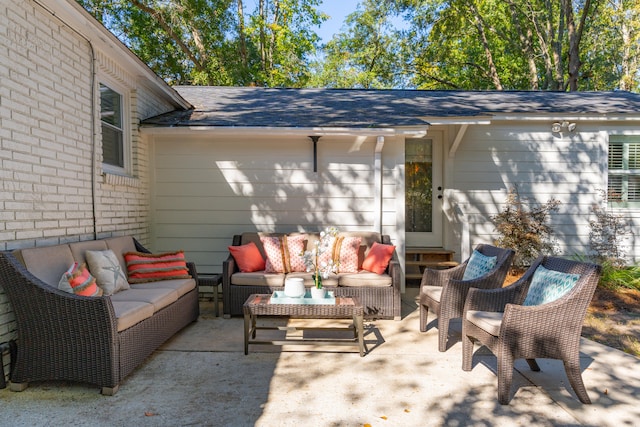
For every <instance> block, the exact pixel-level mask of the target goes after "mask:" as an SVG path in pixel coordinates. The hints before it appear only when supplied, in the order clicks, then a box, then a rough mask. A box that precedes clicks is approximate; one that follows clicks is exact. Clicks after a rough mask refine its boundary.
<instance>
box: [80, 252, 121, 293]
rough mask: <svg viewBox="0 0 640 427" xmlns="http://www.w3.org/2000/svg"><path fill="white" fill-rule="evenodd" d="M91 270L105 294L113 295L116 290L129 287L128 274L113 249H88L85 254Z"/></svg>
mask: <svg viewBox="0 0 640 427" xmlns="http://www.w3.org/2000/svg"><path fill="white" fill-rule="evenodd" d="M85 257H86V258H87V263H88V264H89V271H91V274H93V276H94V277H95V278H96V282H97V283H98V286H99V287H100V288H101V289H102V292H103V294H104V295H113V294H115V293H116V292H120V291H123V290H125V289H129V282H127V276H125V274H124V272H123V271H122V267H121V266H120V263H119V262H118V258H116V254H115V253H113V251H112V250H110V249H109V250H106V251H87V252H86V254H85Z"/></svg>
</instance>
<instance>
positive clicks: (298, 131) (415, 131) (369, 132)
mask: <svg viewBox="0 0 640 427" xmlns="http://www.w3.org/2000/svg"><path fill="white" fill-rule="evenodd" d="M427 129H428V126H411V127H402V128H347V127H275V126H266V127H254V126H229V127H226V126H173V127H162V126H153V127H149V126H144V125H143V126H141V127H140V133H141V134H144V135H165V136H166V135H183V134H184V133H186V132H193V133H194V134H213V135H264V134H265V133H269V134H271V135H282V136H286V135H290V136H305V137H309V136H329V135H336V136H375V137H378V136H408V137H413V138H419V137H421V136H424V135H426V133H427Z"/></svg>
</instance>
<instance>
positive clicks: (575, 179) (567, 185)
mask: <svg viewBox="0 0 640 427" xmlns="http://www.w3.org/2000/svg"><path fill="white" fill-rule="evenodd" d="M550 124H551V120H550V121H549V122H531V121H529V122H512V123H508V124H500V123H497V124H492V125H490V126H471V127H469V129H468V130H467V132H466V134H465V137H464V139H463V141H462V143H461V145H460V146H459V149H458V150H457V152H456V154H455V158H453V159H450V158H448V156H447V154H445V162H446V165H445V170H446V176H447V185H446V200H447V207H446V212H445V215H446V217H447V220H448V221H449V222H450V225H451V226H450V228H449V230H448V234H447V241H448V242H450V244H451V245H452V246H455V244H456V242H469V244H470V247H468V248H464V247H460V249H459V251H460V252H461V253H463V254H464V253H468V251H469V249H470V248H472V247H473V246H475V245H476V244H478V243H490V242H492V241H493V240H494V239H495V238H496V237H497V234H496V233H495V230H494V226H493V224H492V222H491V220H490V217H491V216H492V215H495V214H496V213H498V212H499V211H501V210H502V208H503V207H504V202H505V200H506V195H507V191H508V189H509V188H510V187H512V186H517V188H518V190H519V193H520V195H521V196H523V197H528V198H530V199H531V200H534V201H535V202H537V203H539V204H540V203H545V202H546V201H547V200H549V199H550V198H551V197H553V198H555V199H558V200H559V201H560V202H561V205H560V206H559V210H558V212H557V213H556V214H554V215H553V216H552V218H551V225H552V226H553V228H554V235H555V237H556V239H557V241H558V244H559V249H560V253H561V254H563V255H568V256H570V255H575V254H586V253H588V251H589V219H591V218H593V217H592V216H591V215H590V212H591V207H592V205H593V204H594V203H600V202H601V198H600V197H599V194H598V190H602V189H604V190H606V182H607V181H606V179H607V143H608V139H607V133H608V132H613V131H614V130H615V129H620V127H616V126H610V127H606V126H605V125H604V124H603V123H592V124H589V123H587V122H582V123H580V122H578V129H577V130H578V132H576V133H575V134H573V135H563V136H559V135H557V134H556V135H553V134H552V133H551V132H550ZM451 134H453V132H451ZM446 151H448V148H447V150H446ZM625 213H626V214H629V218H630V219H631V220H633V219H632V217H633V213H632V212H630V211H629V210H627V211H625ZM637 225H638V224H636V230H637ZM466 230H468V233H469V235H468V236H466V235H465V234H466ZM630 243H631V242H630ZM456 249H457V248H456ZM633 253H635V257H636V258H637V257H638V255H639V252H638V249H637V248H632V249H631V250H630V255H633Z"/></svg>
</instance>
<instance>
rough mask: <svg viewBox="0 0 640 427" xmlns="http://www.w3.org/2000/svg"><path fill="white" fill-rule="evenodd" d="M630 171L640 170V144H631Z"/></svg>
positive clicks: (629, 145)
mask: <svg viewBox="0 0 640 427" xmlns="http://www.w3.org/2000/svg"><path fill="white" fill-rule="evenodd" d="M627 146H628V147H629V169H640V143H629V144H627Z"/></svg>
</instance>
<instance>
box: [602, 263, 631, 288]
mask: <svg viewBox="0 0 640 427" xmlns="http://www.w3.org/2000/svg"><path fill="white" fill-rule="evenodd" d="M601 265H602V275H601V276H600V283H599V284H598V285H599V286H602V287H603V288H607V289H611V290H617V289H620V288H628V289H637V290H640V266H638V265H634V266H631V267H624V266H620V265H619V264H616V263H613V262H610V261H604V262H603V263H602V264H601Z"/></svg>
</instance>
